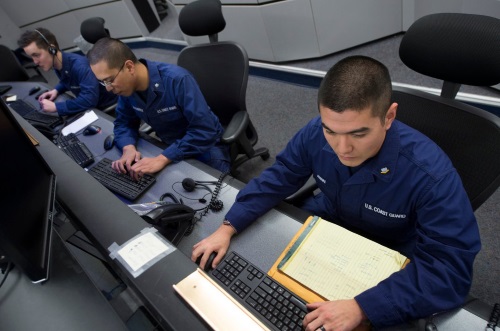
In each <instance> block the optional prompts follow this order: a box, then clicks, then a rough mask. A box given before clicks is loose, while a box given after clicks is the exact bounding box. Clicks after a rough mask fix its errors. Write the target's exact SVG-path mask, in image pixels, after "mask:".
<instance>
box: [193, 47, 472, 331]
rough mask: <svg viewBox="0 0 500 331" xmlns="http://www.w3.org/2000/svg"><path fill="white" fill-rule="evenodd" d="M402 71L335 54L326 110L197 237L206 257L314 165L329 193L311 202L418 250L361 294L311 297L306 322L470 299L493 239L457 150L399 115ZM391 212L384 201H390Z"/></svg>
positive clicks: (321, 98) (398, 314) (401, 317)
mask: <svg viewBox="0 0 500 331" xmlns="http://www.w3.org/2000/svg"><path fill="white" fill-rule="evenodd" d="M391 93H392V89H391V80H390V76H389V72H388V70H387V68H386V67H385V66H384V65H383V64H381V63H380V62H378V61H376V60H374V59H371V58H368V57H364V56H353V57H348V58H345V59H343V60H341V61H339V62H338V63H337V64H335V65H334V66H333V67H332V68H331V69H330V70H329V71H328V73H327V74H326V76H325V77H324V79H323V81H322V83H321V86H320V88H319V91H318V107H319V116H318V117H316V118H314V119H313V120H311V121H310V122H309V123H308V124H307V125H306V126H305V127H304V128H302V129H301V130H300V131H299V132H298V133H297V134H296V135H295V136H294V137H293V138H292V139H291V141H290V142H289V143H288V145H287V146H286V148H285V149H284V150H283V151H282V152H281V153H280V154H279V155H278V156H277V157H276V163H275V164H274V165H272V166H271V167H270V168H268V169H266V170H265V171H264V172H263V173H262V174H261V176H260V177H258V178H255V179H253V180H251V181H250V182H249V183H248V184H247V185H246V187H245V188H244V189H243V190H241V191H240V192H239V194H238V195H237V197H236V202H235V203H234V205H233V206H232V208H231V209H230V210H229V212H228V213H227V214H226V216H225V220H224V222H223V224H222V225H221V226H220V227H219V228H218V229H217V230H216V231H215V232H214V233H212V234H211V235H210V236H209V237H207V238H205V239H203V240H202V241H200V242H199V243H197V244H196V245H194V247H193V251H192V256H191V259H192V260H193V261H195V260H196V259H197V258H198V257H199V256H200V255H202V259H201V262H200V266H201V267H204V265H205V262H206V261H207V259H208V257H209V254H210V253H211V252H217V256H216V257H215V259H214V261H213V263H212V267H215V266H216V265H217V264H218V263H219V262H220V261H221V259H222V258H223V256H224V255H225V254H226V252H227V250H228V247H229V244H230V240H231V237H232V236H233V235H235V234H237V233H240V232H242V231H243V230H244V229H245V228H246V227H247V226H249V225H250V224H251V223H252V222H253V221H255V220H256V219H257V218H258V217H260V216H261V215H263V214H264V213H265V212H267V211H268V210H269V209H271V208H273V207H274V206H275V205H277V204H278V203H279V202H280V201H282V200H283V199H284V198H286V197H287V196H289V195H290V194H292V193H294V192H295V191H296V190H297V189H299V188H300V187H301V186H302V185H303V184H304V183H305V182H306V181H307V179H308V178H309V177H310V176H311V175H313V176H314V178H315V180H316V182H317V184H318V186H319V188H320V190H321V192H320V193H319V194H317V195H316V196H314V197H311V198H310V199H306V201H305V202H304V203H303V205H302V206H301V207H302V208H303V209H305V210H307V211H309V212H310V213H311V214H314V215H318V216H321V217H322V218H324V219H326V220H329V221H331V222H335V223H337V224H339V225H340V226H343V227H345V228H347V229H349V230H351V231H354V232H357V233H358V234H361V235H363V236H365V237H368V238H370V239H372V240H374V241H377V242H379V243H380V244H383V245H386V246H388V247H390V248H392V249H395V250H398V251H399V252H401V253H402V254H404V255H406V256H407V257H409V258H410V259H411V262H410V263H409V264H408V265H407V266H406V267H405V268H404V269H403V270H401V271H399V272H396V273H394V274H392V275H391V276H390V277H388V278H387V279H386V280H384V281H382V282H380V283H379V284H378V285H377V286H375V287H373V288H371V289H368V290H366V291H364V292H362V293H361V294H359V295H357V296H356V297H354V298H352V299H350V300H338V301H329V302H316V303H310V304H308V305H307V307H308V309H309V310H310V312H309V313H308V314H307V315H306V316H305V318H304V320H303V325H304V328H305V330H307V331H313V330H317V329H320V330H327V331H329V330H335V331H341V330H342V331H347V330H352V329H354V328H355V327H357V326H358V325H360V324H362V323H364V322H368V321H369V322H371V324H372V325H373V326H374V327H375V328H376V329H378V328H381V327H385V326H390V325H397V324H399V323H403V322H405V321H408V320H412V319H417V318H421V317H426V316H430V315H431V314H433V313H436V312H440V311H444V310H448V309H451V308H455V307H458V306H460V305H461V304H462V303H463V302H464V299H465V297H466V296H467V294H468V291H469V289H470V286H471V280H472V267H473V261H474V258H475V256H476V254H477V253H478V252H479V250H480V248H481V244H480V238H479V231H478V226H477V223H476V220H475V217H474V214H473V211H472V207H471V205H470V202H469V200H468V198H467V194H466V192H465V190H464V188H463V185H462V182H461V180H460V177H459V175H458V173H457V172H456V170H455V169H454V167H453V165H452V164H451V162H450V160H449V158H448V157H447V156H446V155H445V153H444V152H443V151H442V150H441V149H440V148H439V147H438V146H437V145H436V144H435V143H434V142H432V141H431V140H429V139H428V138H427V137H426V136H424V135H422V134H421V133H419V132H418V131H416V130H414V129H412V128H410V127H408V126H407V125H405V124H403V123H401V122H399V121H397V120H396V111H397V107H398V105H397V104H396V103H391ZM381 211H383V212H381Z"/></svg>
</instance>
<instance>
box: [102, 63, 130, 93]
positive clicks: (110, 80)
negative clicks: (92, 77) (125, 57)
mask: <svg viewBox="0 0 500 331" xmlns="http://www.w3.org/2000/svg"><path fill="white" fill-rule="evenodd" d="M124 66H125V62H123V64H122V66H121V68H120V70H118V72H117V73H116V75H115V76H114V77H113V78H110V79H106V80H100V81H99V84H101V85H102V86H104V87H108V86H110V85H111V84H113V82H114V81H115V79H116V77H118V75H119V74H120V72H121V71H122V69H123V67H124Z"/></svg>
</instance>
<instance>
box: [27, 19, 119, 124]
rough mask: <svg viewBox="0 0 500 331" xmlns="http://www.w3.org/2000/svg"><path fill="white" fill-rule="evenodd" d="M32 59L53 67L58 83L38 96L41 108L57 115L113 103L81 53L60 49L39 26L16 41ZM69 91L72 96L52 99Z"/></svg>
mask: <svg viewBox="0 0 500 331" xmlns="http://www.w3.org/2000/svg"><path fill="white" fill-rule="evenodd" d="M17 43H18V45H19V47H22V48H23V49H24V51H25V52H26V54H28V55H29V56H31V58H32V59H33V62H35V64H36V65H38V66H39V67H41V68H42V69H43V70H44V71H49V70H50V69H54V71H55V73H56V75H57V77H58V78H59V83H58V84H57V85H56V87H55V88H54V89H52V90H50V91H47V92H45V93H43V94H41V95H40V96H39V97H38V101H39V102H40V106H41V108H42V109H43V110H44V111H46V112H49V113H54V112H57V113H58V114H59V115H60V116H64V115H71V114H75V113H78V112H82V111H85V110H87V109H89V108H93V107H95V108H98V109H105V108H107V107H109V106H111V105H112V104H114V103H116V99H117V97H116V96H115V95H114V94H112V93H109V92H108V91H106V88H104V86H101V85H100V84H99V82H98V81H97V79H96V78H95V76H94V74H93V73H92V71H91V70H90V66H89V63H88V61H87V59H86V58H85V57H84V56H81V55H78V54H74V53H65V52H62V51H61V50H60V49H59V44H58V43H57V40H56V37H55V36H54V34H52V33H51V32H50V31H49V30H47V29H44V28H38V29H35V30H28V31H25V32H24V33H23V34H22V35H21V37H20V38H19V40H18V41H17ZM66 91H71V92H72V93H73V94H74V95H75V98H74V99H70V100H65V101H60V102H54V100H55V99H56V98H57V96H58V95H60V94H61V93H64V92H66Z"/></svg>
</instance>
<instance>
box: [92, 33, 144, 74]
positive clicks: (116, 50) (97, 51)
mask: <svg viewBox="0 0 500 331" xmlns="http://www.w3.org/2000/svg"><path fill="white" fill-rule="evenodd" d="M87 59H88V60H89V64H90V65H94V64H96V63H97V62H101V61H105V62H106V63H107V64H108V68H109V69H118V68H120V67H121V66H122V65H123V64H124V63H125V61H127V60H131V61H133V62H134V63H137V57H136V56H135V54H134V53H133V52H132V50H131V49H130V48H129V47H128V46H127V45H125V44H124V43H123V42H122V41H121V40H118V39H114V38H107V37H105V38H101V39H99V40H98V41H97V42H96V43H95V44H94V46H92V48H91V49H90V50H89V51H88V53H87Z"/></svg>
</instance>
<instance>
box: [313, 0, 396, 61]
mask: <svg viewBox="0 0 500 331" xmlns="http://www.w3.org/2000/svg"><path fill="white" fill-rule="evenodd" d="M311 4H312V7H313V14H314V20H315V23H316V31H317V34H318V41H319V47H320V53H321V55H326V54H330V53H333V52H337V51H340V50H343V49H346V48H349V47H353V46H356V45H359V44H362V43H366V42H369V41H372V40H374V39H378V38H381V37H385V36H388V35H391V34H394V33H398V32H400V31H401V8H402V6H401V0H378V1H372V0H362V1H361V0H358V1H351V0H311Z"/></svg>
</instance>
